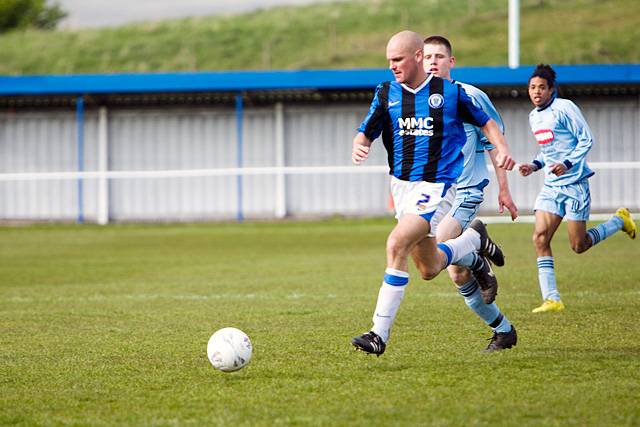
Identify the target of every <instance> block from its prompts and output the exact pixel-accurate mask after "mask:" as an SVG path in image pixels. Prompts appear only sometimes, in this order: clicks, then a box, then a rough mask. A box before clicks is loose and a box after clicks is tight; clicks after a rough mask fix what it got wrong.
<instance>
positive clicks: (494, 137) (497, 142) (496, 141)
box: [481, 119, 509, 153]
mask: <svg viewBox="0 0 640 427" xmlns="http://www.w3.org/2000/svg"><path fill="white" fill-rule="evenodd" d="M481 129H482V133H484V135H485V136H486V137H487V139H489V142H491V143H492V144H493V145H494V146H495V147H496V148H497V149H498V150H499V151H500V152H501V153H508V152H509V147H508V146H507V142H506V141H505V139H504V135H502V132H500V128H499V127H498V124H497V123H496V122H495V120H493V119H489V121H488V122H487V123H485V125H484V126H483V127H482V128H481Z"/></svg>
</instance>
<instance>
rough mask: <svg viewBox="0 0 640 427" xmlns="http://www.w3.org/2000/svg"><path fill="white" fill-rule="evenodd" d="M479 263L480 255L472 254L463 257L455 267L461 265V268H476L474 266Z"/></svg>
mask: <svg viewBox="0 0 640 427" xmlns="http://www.w3.org/2000/svg"><path fill="white" fill-rule="evenodd" d="M476 262H478V253H477V252H471V253H470V254H467V255H465V256H463V257H462V258H460V259H459V260H458V261H456V262H455V265H459V266H461V267H467V268H471V267H473V266H474V264H475V263H476Z"/></svg>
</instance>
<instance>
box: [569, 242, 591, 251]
mask: <svg viewBox="0 0 640 427" xmlns="http://www.w3.org/2000/svg"><path fill="white" fill-rule="evenodd" d="M590 246H591V245H590V244H589V242H587V241H586V240H580V241H577V242H571V249H572V250H573V252H575V253H577V254H581V253H582V252H584V251H586V250H587V249H589V247H590Z"/></svg>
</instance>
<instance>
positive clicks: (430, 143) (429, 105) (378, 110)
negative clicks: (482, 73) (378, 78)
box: [358, 74, 489, 184]
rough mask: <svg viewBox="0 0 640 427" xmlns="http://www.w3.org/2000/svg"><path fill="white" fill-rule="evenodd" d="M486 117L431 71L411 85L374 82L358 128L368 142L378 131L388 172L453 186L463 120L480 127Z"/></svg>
mask: <svg viewBox="0 0 640 427" xmlns="http://www.w3.org/2000/svg"><path fill="white" fill-rule="evenodd" d="M487 121H489V116H487V115H486V114H485V113H484V112H483V111H482V110H481V109H480V108H478V107H477V106H475V105H474V104H473V102H472V100H471V98H470V97H469V96H468V95H467V94H466V93H465V91H464V89H462V88H461V87H460V86H459V85H457V84H454V83H451V82H450V81H448V80H443V79H441V78H439V77H435V76H433V75H432V74H430V75H429V76H428V77H427V79H426V80H425V82H424V83H423V84H421V85H420V86H419V87H418V88H416V89H411V88H409V87H408V86H406V85H404V84H400V83H397V82H385V83H382V84H380V85H378V87H377V88H376V93H375V96H374V98H373V101H372V102H371V108H370V109H369V113H368V114H367V117H366V118H365V119H364V121H363V122H362V125H360V128H359V129H358V130H359V131H360V132H362V133H364V135H365V136H366V137H367V138H368V139H369V140H371V141H373V140H375V139H376V138H378V137H379V136H380V134H382V141H383V144H384V146H385V148H386V149H387V153H388V161H389V174H390V175H393V176H395V177H396V178H398V179H401V180H404V181H428V182H442V183H447V184H453V183H455V182H456V180H457V179H458V177H459V176H460V173H461V172H462V165H463V157H464V156H463V153H462V147H463V146H464V144H465V142H466V140H467V137H466V134H465V131H464V125H463V122H467V123H470V124H472V125H474V126H478V127H482V126H484V125H485V124H486V123H487Z"/></svg>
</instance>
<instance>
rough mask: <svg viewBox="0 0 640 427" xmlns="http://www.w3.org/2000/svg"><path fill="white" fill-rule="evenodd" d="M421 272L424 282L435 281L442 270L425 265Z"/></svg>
mask: <svg viewBox="0 0 640 427" xmlns="http://www.w3.org/2000/svg"><path fill="white" fill-rule="evenodd" d="M419 270H420V275H421V276H422V280H432V279H435V278H436V276H437V275H438V273H440V270H438V269H437V268H435V267H432V266H429V265H423V266H422V268H420V269H419Z"/></svg>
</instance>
